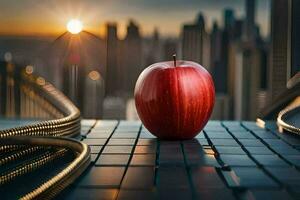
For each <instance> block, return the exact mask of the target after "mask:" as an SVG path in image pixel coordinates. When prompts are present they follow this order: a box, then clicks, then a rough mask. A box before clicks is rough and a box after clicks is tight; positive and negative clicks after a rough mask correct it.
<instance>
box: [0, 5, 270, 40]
mask: <svg viewBox="0 0 300 200" xmlns="http://www.w3.org/2000/svg"><path fill="white" fill-rule="evenodd" d="M130 3H133V4H134V6H131V5H133V4H130ZM130 3H129V5H127V4H126V5H124V3H122V2H120V1H119V0H115V1H109V2H103V1H100V2H99V1H92V0H89V1H72V3H71V1H68V0H63V1H59V4H58V1H42V2H39V4H38V5H37V4H36V2H34V1H32V0H25V1H21V2H18V3H16V2H15V0H12V1H7V0H4V1H1V3H0V5H1V8H5V9H2V10H3V11H2V10H1V12H0V23H1V24H2V26H1V27H0V35H24V36H25V35H59V34H61V33H62V32H64V31H65V30H66V29H65V24H66V23H67V21H68V20H70V19H71V18H78V19H80V20H82V21H83V23H84V29H85V30H87V31H90V32H92V33H94V34H96V35H100V36H104V35H105V24H106V23H107V22H116V23H118V36H119V37H120V38H123V37H125V34H126V25H127V22H128V20H130V19H134V20H135V21H136V22H137V24H138V25H139V26H140V27H141V33H142V35H145V36H148V35H151V34H152V32H153V30H154V29H155V28H158V30H159V32H160V33H161V34H162V35H163V36H172V37H177V36H178V35H179V34H180V27H181V25H182V24H184V23H189V22H192V21H194V16H196V15H197V14H198V13H199V12H201V13H202V14H203V15H204V17H205V21H206V22H207V26H206V28H207V29H208V30H210V29H211V27H212V23H213V21H214V20H216V21H217V22H218V24H219V25H220V26H222V25H223V22H222V18H223V16H222V14H223V13H222V11H223V10H224V9H227V8H230V9H233V10H234V11H235V15H236V17H237V18H243V17H244V16H245V12H244V7H245V4H244V1H241V0H226V1H221V2H219V1H218V2H216V0H212V1H193V0H190V1H188V2H186V1H180V0H176V1H172V4H171V3H170V2H168V1H160V2H158V1H156V0H155V1H151V2H149V1H135V0H131V1H130ZM158 4H159V6H157V5H158ZM256 7H257V9H256V10H257V14H256V23H257V24H258V25H259V26H260V29H261V32H262V36H264V37H266V36H268V34H269V29H270V23H269V18H270V12H269V11H270V0H262V1H258V2H257V6H256ZM85 10H89V12H84V11H85ZM266 10H267V11H268V12H266ZM11 13H18V15H11ZM41 13H42V14H43V17H40V16H39V15H40V14H41ZM91 13H93V14H91ZM170 19H171V20H170Z"/></svg>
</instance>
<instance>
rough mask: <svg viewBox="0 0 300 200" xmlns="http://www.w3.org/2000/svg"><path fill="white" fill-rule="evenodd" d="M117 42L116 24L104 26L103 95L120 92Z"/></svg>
mask: <svg viewBox="0 0 300 200" xmlns="http://www.w3.org/2000/svg"><path fill="white" fill-rule="evenodd" d="M118 45H119V40H118V35H117V24H116V23H108V24H106V77H105V80H106V81H105V95H106V96H113V95H116V94H117V91H118V90H120V85H121V81H120V78H121V77H120V76H121V71H120V67H119V65H118V64H119V63H118V58H117V57H118V48H119V46H118Z"/></svg>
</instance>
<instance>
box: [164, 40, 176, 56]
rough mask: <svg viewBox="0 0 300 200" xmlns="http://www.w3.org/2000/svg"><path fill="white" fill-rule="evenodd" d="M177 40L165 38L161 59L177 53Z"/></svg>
mask: <svg viewBox="0 0 300 200" xmlns="http://www.w3.org/2000/svg"><path fill="white" fill-rule="evenodd" d="M177 48H178V41H177V40H174V39H167V40H166V41H165V42H164V47H163V59H164V60H170V59H171V57H172V55H173V54H174V53H177Z"/></svg>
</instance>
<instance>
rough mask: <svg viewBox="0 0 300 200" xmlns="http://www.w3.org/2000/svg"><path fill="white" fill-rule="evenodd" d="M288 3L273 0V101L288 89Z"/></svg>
mask: <svg viewBox="0 0 300 200" xmlns="http://www.w3.org/2000/svg"><path fill="white" fill-rule="evenodd" d="M288 2H289V1H286V0H273V1H272V10H271V29H272V34H271V42H272V44H271V46H272V48H271V65H270V70H269V80H270V82H269V86H270V93H271V94H270V95H271V100H272V101H273V100H274V99H275V98H276V97H278V95H279V94H280V93H281V92H283V91H284V90H285V88H286V81H287V70H286V66H287V48H288V47H287V44H288V42H287V41H288V31H287V30H288V23H287V22H288Z"/></svg>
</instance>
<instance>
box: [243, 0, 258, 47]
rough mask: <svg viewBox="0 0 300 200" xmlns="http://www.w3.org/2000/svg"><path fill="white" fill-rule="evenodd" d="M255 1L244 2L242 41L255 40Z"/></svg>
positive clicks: (247, 0)
mask: <svg viewBox="0 0 300 200" xmlns="http://www.w3.org/2000/svg"><path fill="white" fill-rule="evenodd" d="M255 1H256V0H246V3H245V6H246V19H245V24H244V25H245V27H244V41H246V42H252V41H253V40H254V39H255V32H256V31H255Z"/></svg>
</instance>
